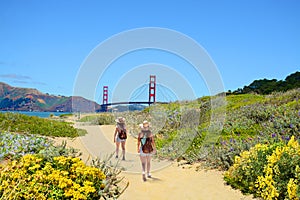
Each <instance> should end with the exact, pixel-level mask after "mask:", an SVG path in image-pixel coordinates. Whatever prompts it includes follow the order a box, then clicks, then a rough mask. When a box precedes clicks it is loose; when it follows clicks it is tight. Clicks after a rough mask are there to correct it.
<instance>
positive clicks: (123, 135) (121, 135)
mask: <svg viewBox="0 0 300 200" xmlns="http://www.w3.org/2000/svg"><path fill="white" fill-rule="evenodd" d="M118 133H119V138H120V139H121V140H125V139H127V133H126V129H124V130H123V129H121V130H119V131H118Z"/></svg>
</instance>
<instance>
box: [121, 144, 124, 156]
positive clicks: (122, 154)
mask: <svg viewBox="0 0 300 200" xmlns="http://www.w3.org/2000/svg"><path fill="white" fill-rule="evenodd" d="M121 145H122V156H123V158H122V160H125V142H122V143H121Z"/></svg>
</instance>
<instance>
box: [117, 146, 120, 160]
mask: <svg viewBox="0 0 300 200" xmlns="http://www.w3.org/2000/svg"><path fill="white" fill-rule="evenodd" d="M119 148H120V142H116V158H118V157H119Z"/></svg>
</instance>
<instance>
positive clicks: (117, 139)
mask: <svg viewBox="0 0 300 200" xmlns="http://www.w3.org/2000/svg"><path fill="white" fill-rule="evenodd" d="M116 142H126V139H120V138H119V136H117V137H116Z"/></svg>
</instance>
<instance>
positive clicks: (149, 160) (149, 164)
mask: <svg viewBox="0 0 300 200" xmlns="http://www.w3.org/2000/svg"><path fill="white" fill-rule="evenodd" d="M146 158H147V160H146V162H147V176H148V178H151V173H150V168H151V156H147V157H146Z"/></svg>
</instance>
